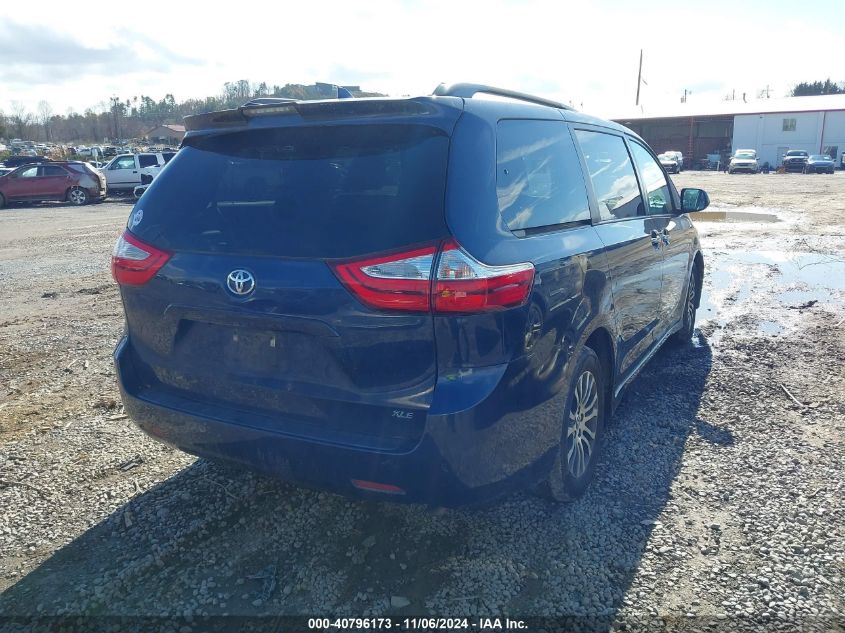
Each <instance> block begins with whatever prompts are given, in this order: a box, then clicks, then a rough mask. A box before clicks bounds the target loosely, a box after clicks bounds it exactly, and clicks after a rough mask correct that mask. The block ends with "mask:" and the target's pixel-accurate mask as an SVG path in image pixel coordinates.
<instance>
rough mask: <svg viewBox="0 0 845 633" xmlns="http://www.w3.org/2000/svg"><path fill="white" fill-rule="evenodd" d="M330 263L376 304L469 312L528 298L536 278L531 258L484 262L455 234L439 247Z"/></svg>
mask: <svg viewBox="0 0 845 633" xmlns="http://www.w3.org/2000/svg"><path fill="white" fill-rule="evenodd" d="M435 259H436V260H437V265H436V274H435V275H434V276H433V277H432V268H433V267H434V263H435ZM333 268H334V271H335V273H336V274H337V276H338V277H339V278H340V280H341V281H342V282H343V283H344V284H346V286H347V287H348V288H349V289H350V290H351V291H352V292H353V294H355V296H356V297H358V299H360V300H361V301H362V302H363V303H365V304H366V305H368V306H370V307H372V308H377V309H380V310H404V311H411V312H428V311H430V310H432V309H433V311H434V312H448V313H454V312H463V313H471V312H483V311H489V310H500V309H504V308H512V307H516V306H520V305H522V304H524V303H525V302H526V301H527V299H528V295H529V293H530V292H531V284H532V283H533V281H534V266H533V265H532V264H530V263H524V264H513V265H510V266H488V265H486V264H482V263H481V262H479V261H478V260H476V259H475V258H473V257H472V256H471V255H470V254H469V253H467V252H466V251H464V250H463V249H462V248H461V247H460V245H459V244H458V243H457V242H455V241H454V240H449V241H447V242H445V243H443V244H442V246H441V248H440V250H439V253H438V249H437V247H435V246H427V247H424V248H418V249H414V250H410V251H404V252H402V253H395V254H392V255H383V256H380V257H372V258H366V259H360V260H355V261H351V262H343V263H340V264H334V265H333Z"/></svg>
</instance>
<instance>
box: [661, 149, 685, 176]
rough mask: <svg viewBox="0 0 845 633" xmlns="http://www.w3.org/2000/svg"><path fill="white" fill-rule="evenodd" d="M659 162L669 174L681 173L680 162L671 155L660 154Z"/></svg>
mask: <svg viewBox="0 0 845 633" xmlns="http://www.w3.org/2000/svg"><path fill="white" fill-rule="evenodd" d="M657 160H659V161H660V164H661V165H663V169H665V170H666V172H667V173H669V174H679V173H681V166H680V165H679V164H678V160H677V159H676V158H675V157H674V156H670V155H669V154H658V155H657Z"/></svg>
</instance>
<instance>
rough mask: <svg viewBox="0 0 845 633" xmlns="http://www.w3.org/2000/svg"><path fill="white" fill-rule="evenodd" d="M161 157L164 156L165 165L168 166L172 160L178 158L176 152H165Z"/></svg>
mask: <svg viewBox="0 0 845 633" xmlns="http://www.w3.org/2000/svg"><path fill="white" fill-rule="evenodd" d="M161 156H162V158H164V164H165V165H166V164H167V163H169V162H170V159H171V158H173V157H174V156H176V153H175V152H164V153H163V154H162V155H161Z"/></svg>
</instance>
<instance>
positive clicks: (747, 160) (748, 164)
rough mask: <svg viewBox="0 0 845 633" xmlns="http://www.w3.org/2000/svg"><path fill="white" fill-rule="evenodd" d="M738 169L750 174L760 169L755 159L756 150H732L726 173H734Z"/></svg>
mask: <svg viewBox="0 0 845 633" xmlns="http://www.w3.org/2000/svg"><path fill="white" fill-rule="evenodd" d="M740 171H744V172H747V173H750V174H756V173H757V172H758V171H760V165H759V163H758V161H757V150H754V149H738V150H736V152H734V155H733V156H731V160H730V162H729V163H728V173H729V174H735V173H737V172H740Z"/></svg>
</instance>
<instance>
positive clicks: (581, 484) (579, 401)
mask: <svg viewBox="0 0 845 633" xmlns="http://www.w3.org/2000/svg"><path fill="white" fill-rule="evenodd" d="M591 385H592V387H591ZM568 389H569V392H568V393H567V396H566V405H565V407H564V411H563V425H562V426H563V431H562V434H561V439H560V446H559V448H558V451H557V456H556V457H555V463H554V465H553V466H552V470H551V473H549V478H548V479H547V480H546V481H545V482H544V484H543V485H542V486H541V492H542V493H543V494H544V495H545V496H547V497H549V498H551V499H553V500H555V501H558V502H565V501H572V500H573V499H576V498H577V497H580V496H581V495H582V494H584V491H586V489H587V486H589V484H590V482H591V481H592V479H593V477H594V476H595V471H596V462H597V461H598V456H599V453H600V451H601V445H602V440H603V438H604V427H605V415H606V410H605V406H606V401H607V398H606V389H607V385H605V373H604V371H603V370H602V366H601V362H599V357H598V356H597V355H596V353H595V352H594V351H593V350H592V349H590V348H589V347H586V346H583V347H582V348H581V350H580V351H579V352H578V356H577V357H576V358H575V364H574V369H573V371H572V376H571V378H570V380H569V387H568ZM584 394H586V395H584ZM579 405H580V406H579ZM590 434H592V437H590Z"/></svg>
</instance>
